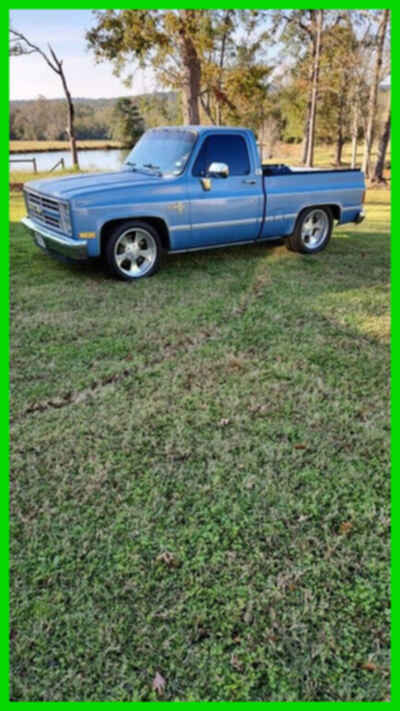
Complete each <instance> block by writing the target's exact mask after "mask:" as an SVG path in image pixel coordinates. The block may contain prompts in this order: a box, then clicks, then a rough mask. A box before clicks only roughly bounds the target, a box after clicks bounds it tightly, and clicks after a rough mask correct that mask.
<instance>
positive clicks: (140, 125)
mask: <svg viewBox="0 0 400 711" xmlns="http://www.w3.org/2000/svg"><path fill="white" fill-rule="evenodd" d="M143 132H144V121H143V119H142V117H141V115H140V113H139V109H138V107H137V106H136V104H134V103H133V101H132V100H131V99H129V98H128V97H122V98H121V99H118V101H117V103H116V104H115V106H114V109H113V113H112V116H111V135H112V137H113V139H114V140H115V141H121V143H124V144H125V145H126V146H129V147H131V146H133V145H134V144H135V143H136V141H137V140H138V139H139V138H140V136H141V135H142V133H143Z"/></svg>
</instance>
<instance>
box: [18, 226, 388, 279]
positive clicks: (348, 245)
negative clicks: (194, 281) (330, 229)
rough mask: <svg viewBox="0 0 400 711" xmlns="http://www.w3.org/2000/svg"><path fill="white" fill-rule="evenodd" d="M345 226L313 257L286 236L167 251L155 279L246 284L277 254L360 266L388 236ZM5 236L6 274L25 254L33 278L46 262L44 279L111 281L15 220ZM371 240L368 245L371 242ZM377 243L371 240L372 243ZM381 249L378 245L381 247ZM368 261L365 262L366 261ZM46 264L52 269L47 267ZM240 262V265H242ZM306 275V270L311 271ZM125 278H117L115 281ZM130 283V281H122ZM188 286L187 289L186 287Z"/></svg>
mask: <svg viewBox="0 0 400 711" xmlns="http://www.w3.org/2000/svg"><path fill="white" fill-rule="evenodd" d="M345 227H346V226H345V225H343V226H342V227H341V228H339V230H338V232H337V233H336V239H335V233H334V236H333V238H332V240H331V242H330V244H329V246H328V248H327V250H326V251H325V252H324V253H321V254H317V255H314V256H308V255H302V254H296V253H294V252H289V251H287V250H286V249H285V240H284V239H282V238H277V239H276V240H271V241H268V242H253V243H249V244H247V245H240V246H239V245H238V246H237V247H235V246H230V247H221V248H218V249H203V250H199V251H194V252H187V253H181V254H173V253H172V254H168V255H166V256H165V257H164V260H163V264H162V268H161V272H160V273H159V274H157V275H155V279H160V278H161V279H163V280H164V279H166V278H170V277H174V278H179V279H180V280H181V279H187V280H189V279H190V278H191V276H193V275H194V274H195V273H199V272H207V273H208V274H210V275H212V276H215V277H216V278H222V279H223V278H225V277H228V276H229V278H231V277H232V276H233V274H236V275H237V276H238V278H241V279H243V282H244V283H243V288H246V286H247V285H248V284H249V281H251V279H252V277H253V272H254V270H255V269H256V267H257V262H258V261H259V260H260V259H261V258H265V257H274V258H275V259H276V257H278V259H281V260H285V259H286V260H288V269H289V268H290V267H292V266H293V261H292V260H301V262H302V263H303V264H304V268H305V269H309V270H310V272H311V271H314V269H315V268H316V267H317V266H318V264H320V265H323V264H324V260H325V259H326V258H327V257H332V256H333V255H335V254H336V255H337V257H338V258H343V256H345V257H346V256H347V257H349V256H351V257H354V262H353V263H354V267H355V268H356V267H357V266H358V265H359V262H360V259H361V260H363V261H364V258H365V257H366V252H364V250H363V247H365V248H367V247H368V242H369V240H376V238H377V237H379V238H381V239H382V241H384V240H385V239H387V240H389V236H388V235H387V234H385V233H377V232H365V231H357V230H354V231H351V232H349V231H347V230H345ZM10 239H11V249H10V252H11V257H10V261H11V272H13V271H14V270H15V271H17V270H18V266H19V263H18V262H19V260H22V262H23V263H24V265H25V268H26V261H25V260H26V258H27V259H28V260H30V261H31V264H32V267H34V268H33V269H32V271H31V273H32V276H34V278H37V277H38V275H39V274H40V273H41V270H42V265H43V268H44V267H45V263H46V262H47V266H48V267H49V268H47V271H46V276H45V278H46V281H47V282H49V281H53V280H54V281H56V280H58V279H60V278H62V273H63V272H64V274H65V275H67V274H68V276H69V277H70V278H72V280H73V281H75V279H79V280H88V281H95V282H97V283H101V282H106V283H107V282H115V281H116V280H115V278H114V277H113V276H112V275H111V274H110V273H109V271H108V268H107V265H106V263H105V260H104V259H103V258H102V257H98V258H92V259H88V260H85V261H76V260H72V259H68V258H66V257H62V256H60V255H56V254H52V253H45V252H43V251H42V250H40V249H39V248H38V247H36V245H34V244H33V241H32V238H31V237H30V236H29V235H28V234H27V232H26V230H25V229H24V228H23V227H21V225H20V223H18V222H11V223H10ZM13 239H15V240H16V239H18V241H19V242H20V248H19V249H18V250H15V253H14V254H13ZM370 244H371V243H370ZM375 244H376V243H375ZM382 248H383V245H382ZM367 256H368V257H369V258H371V256H373V252H372V253H371V251H370V250H369V251H368V253H367ZM365 263H367V260H365ZM51 264H52V265H53V266H54V269H51V268H50V266H51ZM241 265H242V268H241ZM349 268H351V263H350V264H349V262H347V263H346V269H349ZM310 276H311V273H310ZM123 283H124V282H123V281H121V282H120V284H123ZM125 284H128V285H129V282H125ZM372 284H376V276H374V274H373V267H371V269H365V270H362V271H360V270H359V269H358V271H357V284H356V285H357V286H358V287H360V286H369V285H372ZM320 286H321V287H322V289H323V291H326V290H327V289H328V290H330V291H338V290H343V284H338V285H335V284H332V281H331V280H330V281H329V283H326V284H325V285H324V284H321V285H320ZM191 288H192V287H191Z"/></svg>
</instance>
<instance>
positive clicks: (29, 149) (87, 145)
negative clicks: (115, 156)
mask: <svg viewBox="0 0 400 711" xmlns="http://www.w3.org/2000/svg"><path fill="white" fill-rule="evenodd" d="M122 146H123V144H122V143H121V142H120V141H112V140H111V139H107V140H104V139H101V140H98V139H93V140H83V141H77V147H78V149H81V150H96V149H99V148H102V149H108V148H121V147H122ZM69 149H70V144H69V141H14V140H13V141H10V153H33V152H35V153H39V152H42V151H46V152H47V151H68V150H69Z"/></svg>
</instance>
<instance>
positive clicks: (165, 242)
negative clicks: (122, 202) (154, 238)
mask: <svg viewBox="0 0 400 711" xmlns="http://www.w3.org/2000/svg"><path fill="white" fill-rule="evenodd" d="M131 220H138V221H140V222H147V224H148V225H151V226H152V227H154V229H155V230H157V232H158V234H159V237H160V240H161V244H162V246H163V249H165V250H168V249H169V248H170V241H169V232H168V227H167V225H166V223H165V222H164V220H162V219H161V218H160V217H137V216H136V215H135V217H132V218H128V217H125V218H122V219H117V220H110V221H109V222H106V223H105V224H104V225H103V227H102V228H101V233H100V240H101V252H102V253H103V250H104V246H105V243H106V242H107V240H108V238H109V236H110V234H111V232H112V231H113V230H114V229H115V228H116V227H119V225H123V224H124V222H130V221H131Z"/></svg>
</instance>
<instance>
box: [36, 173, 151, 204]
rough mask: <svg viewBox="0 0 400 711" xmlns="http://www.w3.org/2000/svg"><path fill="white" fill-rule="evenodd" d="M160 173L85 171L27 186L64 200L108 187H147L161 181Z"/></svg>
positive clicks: (86, 195) (90, 193)
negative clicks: (81, 173) (80, 173)
mask: <svg viewBox="0 0 400 711" xmlns="http://www.w3.org/2000/svg"><path fill="white" fill-rule="evenodd" d="M160 180H162V178H161V177H160V176H159V175H150V174H145V173H139V172H134V171H133V170H120V171H113V172H112V173H84V174H83V175H71V176H68V177H65V178H58V179H57V178H46V179H45V180H30V181H29V182H28V183H25V185H26V187H28V188H32V190H37V191H38V192H39V193H44V194H45V195H54V197H57V198H62V199H64V200H72V199H73V198H78V197H79V198H81V197H89V196H90V195H94V194H95V193H97V192H101V191H103V190H105V189H108V188H114V189H117V190H118V189H119V188H129V187H130V186H134V187H146V186H147V185H154V183H159V182H160Z"/></svg>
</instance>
